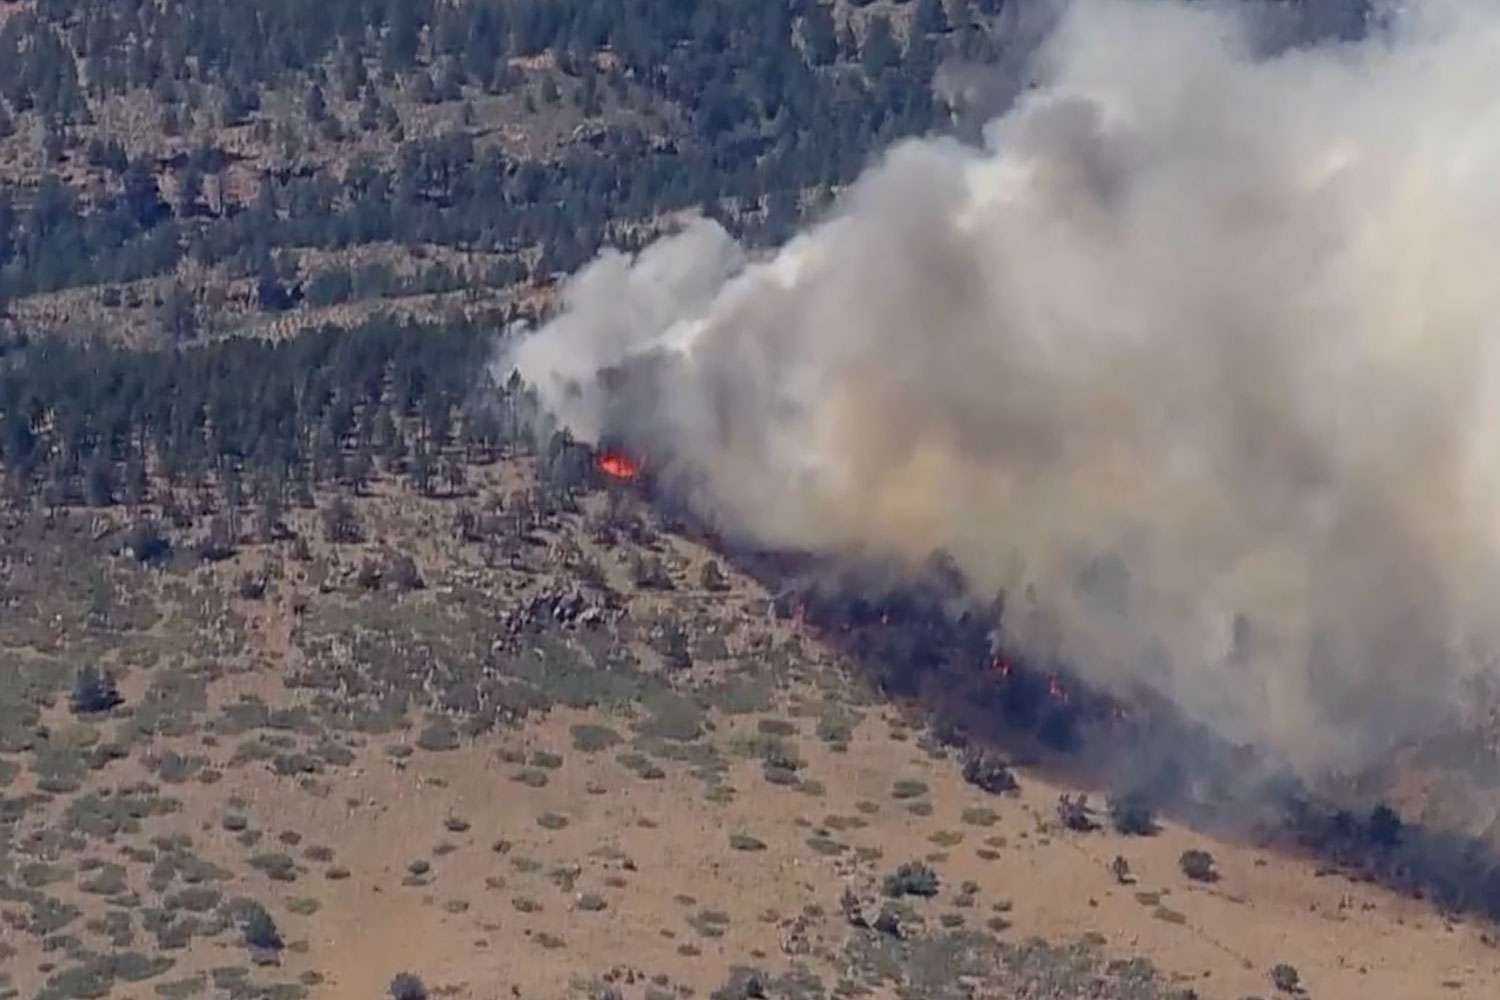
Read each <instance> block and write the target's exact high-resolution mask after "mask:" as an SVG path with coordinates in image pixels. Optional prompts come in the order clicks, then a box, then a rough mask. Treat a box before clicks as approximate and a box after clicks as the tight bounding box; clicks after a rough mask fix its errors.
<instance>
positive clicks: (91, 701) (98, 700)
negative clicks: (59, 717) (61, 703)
mask: <svg viewBox="0 0 1500 1000" xmlns="http://www.w3.org/2000/svg"><path fill="white" fill-rule="evenodd" d="M124 700H125V699H123V698H121V697H120V690H119V688H118V687H116V685H115V677H114V674H112V673H111V672H110V671H109V670H107V669H106V670H100V669H99V668H98V667H96V666H93V665H92V664H90V665H88V666H83V667H79V668H78V673H77V674H76V675H75V676H74V678H73V693H72V695H71V696H70V697H69V699H68V705H69V707H70V708H72V710H73V714H75V715H97V714H99V713H102V712H108V711H110V710H111V709H113V708H114V707H115V706H117V705H119V704H121V703H123V702H124Z"/></svg>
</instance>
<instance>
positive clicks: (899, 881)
mask: <svg viewBox="0 0 1500 1000" xmlns="http://www.w3.org/2000/svg"><path fill="white" fill-rule="evenodd" d="M881 890H882V891H883V892H884V893H885V894H886V895H887V896H890V897H891V898H892V899H900V898H901V897H902V896H923V897H928V898H930V897H932V896H936V895H937V893H938V877H937V872H935V871H933V870H932V869H931V868H929V867H927V866H926V865H924V864H923V863H922V862H920V861H908V862H907V863H906V864H904V865H902V866H901V867H899V868H897V869H896V870H895V872H893V873H892V874H890V875H887V876H886V877H885V882H884V883H882V885H881Z"/></svg>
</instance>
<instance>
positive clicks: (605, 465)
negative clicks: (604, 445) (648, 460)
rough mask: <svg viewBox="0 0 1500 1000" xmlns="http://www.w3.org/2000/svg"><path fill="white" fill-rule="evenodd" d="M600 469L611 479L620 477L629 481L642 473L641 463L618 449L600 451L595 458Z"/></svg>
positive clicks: (619, 478)
mask: <svg viewBox="0 0 1500 1000" xmlns="http://www.w3.org/2000/svg"><path fill="white" fill-rule="evenodd" d="M595 464H596V465H598V467H599V471H600V472H602V473H604V474H605V475H606V476H608V477H609V478H611V479H618V480H620V481H621V482H625V483H628V482H630V481H631V480H633V479H635V477H636V476H638V475H640V473H641V464H640V463H639V462H637V461H636V460H635V459H633V458H631V457H630V456H628V455H623V454H621V453H620V452H618V451H605V452H600V453H599V457H598V458H597V459H596V460H595Z"/></svg>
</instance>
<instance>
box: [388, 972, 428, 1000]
mask: <svg viewBox="0 0 1500 1000" xmlns="http://www.w3.org/2000/svg"><path fill="white" fill-rule="evenodd" d="M391 1000H427V986H426V984H425V983H423V982H422V980H420V979H418V978H417V977H416V976H414V975H412V974H411V973H410V972H398V973H396V977H395V978H394V979H392V980H391Z"/></svg>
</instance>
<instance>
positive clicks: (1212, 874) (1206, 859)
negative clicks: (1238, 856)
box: [1177, 850, 1219, 882]
mask: <svg viewBox="0 0 1500 1000" xmlns="http://www.w3.org/2000/svg"><path fill="white" fill-rule="evenodd" d="M1177 864H1178V865H1179V866H1180V867H1181V868H1182V874H1184V875H1186V876H1187V877H1188V878H1190V879H1192V880H1194V881H1195V882H1216V881H1218V878H1219V873H1218V872H1217V871H1215V870H1214V856H1213V855H1212V854H1209V853H1208V852H1207V851H1199V850H1189V851H1183V852H1182V857H1180V858H1178V859H1177Z"/></svg>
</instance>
